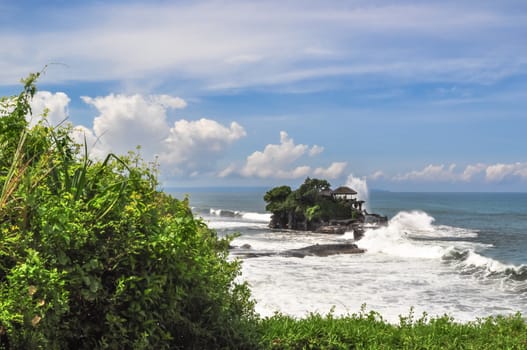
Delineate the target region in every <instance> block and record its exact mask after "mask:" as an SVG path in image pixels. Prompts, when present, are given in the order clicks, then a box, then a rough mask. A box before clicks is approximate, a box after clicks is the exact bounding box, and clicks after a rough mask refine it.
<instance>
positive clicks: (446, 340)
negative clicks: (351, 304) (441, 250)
mask: <svg viewBox="0 0 527 350" xmlns="http://www.w3.org/2000/svg"><path fill="white" fill-rule="evenodd" d="M363 310H364V308H363ZM261 328H262V330H261V331H262V334H263V335H262V336H261V339H260V347H261V348H263V349H372V350H373V349H375V350H376V349H430V350H431V349H437V350H443V349H452V350H458V349H474V350H476V349H477V350H481V349H518V350H519V349H526V348H527V324H526V322H525V320H524V319H523V318H522V317H521V315H519V314H516V315H513V316H509V317H501V316H500V317H488V318H485V319H480V320H477V321H475V322H469V323H457V322H454V321H453V320H452V319H451V318H450V317H448V316H443V317H438V318H432V319H429V318H428V317H427V316H426V315H423V316H422V317H421V318H419V319H414V317H413V315H412V314H410V315H409V316H408V317H400V322H399V324H395V325H394V324H390V323H388V322H386V321H385V320H383V319H382V317H381V316H380V315H379V314H378V313H376V312H373V311H371V312H369V313H366V312H364V311H362V312H361V313H359V314H353V315H350V316H347V317H341V318H335V317H334V316H333V315H332V314H329V315H327V316H321V315H318V314H312V315H310V316H309V317H307V318H304V319H300V320H298V319H293V318H291V317H288V316H284V315H280V314H277V315H275V316H274V317H271V318H268V319H265V320H263V321H262V323H261Z"/></svg>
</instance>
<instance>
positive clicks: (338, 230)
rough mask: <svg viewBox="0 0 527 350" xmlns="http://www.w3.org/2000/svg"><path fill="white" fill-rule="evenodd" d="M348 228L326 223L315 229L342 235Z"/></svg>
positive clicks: (317, 231) (318, 231) (320, 231)
mask: <svg viewBox="0 0 527 350" xmlns="http://www.w3.org/2000/svg"><path fill="white" fill-rule="evenodd" d="M347 230H348V227H347V226H340V225H324V226H320V227H319V228H317V229H316V230H315V232H316V233H327V234H333V235H341V234H343V233H345V232H346V231H347Z"/></svg>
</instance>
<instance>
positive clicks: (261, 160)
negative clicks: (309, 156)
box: [240, 131, 311, 179]
mask: <svg viewBox="0 0 527 350" xmlns="http://www.w3.org/2000/svg"><path fill="white" fill-rule="evenodd" d="M308 149H309V146H307V145H302V144H298V145H296V144H295V143H294V141H293V139H291V138H290V137H289V136H288V135H287V133H286V132H285V131H281V132H280V144H269V145H267V146H265V148H264V150H263V152H260V151H256V152H254V153H253V154H251V155H250V156H248V157H247V162H246V164H245V166H244V167H243V168H242V170H241V172H240V173H241V175H243V176H245V177H251V176H256V177H262V178H269V177H277V178H282V179H295V178H298V177H302V176H306V175H307V174H309V172H310V170H311V169H310V168H309V167H307V166H299V167H296V168H293V169H291V168H289V166H290V164H291V163H294V162H295V161H297V160H298V159H299V158H300V157H302V156H303V155H304V154H305V153H306V152H307V151H308Z"/></svg>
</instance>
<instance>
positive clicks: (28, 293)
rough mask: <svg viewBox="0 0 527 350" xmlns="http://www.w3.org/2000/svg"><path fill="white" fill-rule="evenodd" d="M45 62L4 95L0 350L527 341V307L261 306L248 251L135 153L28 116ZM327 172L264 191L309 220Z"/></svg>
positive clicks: (520, 344) (320, 214)
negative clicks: (346, 310) (294, 311)
mask: <svg viewBox="0 0 527 350" xmlns="http://www.w3.org/2000/svg"><path fill="white" fill-rule="evenodd" d="M38 76H39V75H38V74H34V75H31V76H30V77H29V78H28V79H27V80H25V81H24V89H23V91H22V92H21V94H20V95H18V96H13V97H9V98H2V99H0V190H1V192H0V349H2V348H3V349H221V348H227V349H525V348H527V324H526V322H525V320H524V319H523V318H522V317H521V315H519V314H517V315H514V316H510V317H489V318H486V319H481V320H478V321H476V322H472V323H466V324H460V323H456V322H454V321H453V320H452V319H451V318H449V317H447V316H444V317H439V318H432V319H428V318H427V317H426V315H423V317H422V318H420V319H418V320H414V319H413V316H412V315H410V316H409V317H401V319H400V323H399V324H398V325H393V324H390V323H388V322H386V321H384V320H383V319H382V317H381V316H380V315H379V314H377V313H375V312H370V313H366V312H364V311H362V312H361V313H359V314H354V315H350V316H347V317H340V318H337V317H334V316H333V315H332V314H331V313H330V314H329V315H327V316H321V315H318V314H312V315H310V316H308V317H306V318H304V319H294V318H291V317H288V316H284V315H281V314H277V315H275V316H273V317H270V318H259V317H258V316H257V315H255V313H254V308H253V303H252V302H251V300H250V295H249V290H248V288H247V286H246V285H245V284H242V283H237V282H236V277H237V276H238V275H239V273H240V266H239V263H238V262H237V261H231V260H229V259H228V244H229V239H228V238H227V239H220V238H219V237H218V236H217V235H216V233H215V232H214V231H211V230H209V229H208V228H207V226H206V225H205V224H204V223H203V222H202V221H201V220H199V219H195V218H194V217H193V215H192V213H191V210H190V209H189V206H188V202H187V200H186V199H185V200H182V201H180V200H177V199H174V198H172V197H170V196H168V195H166V194H164V193H163V192H160V191H158V190H157V189H156V188H157V180H156V168H155V166H154V165H148V164H144V163H143V161H142V160H141V159H140V158H139V157H138V156H137V155H135V154H133V153H130V154H128V155H127V156H121V157H118V156H116V155H113V154H110V155H109V156H108V157H107V158H106V159H104V160H103V161H92V160H90V159H89V158H88V155H87V153H88V152H87V149H86V146H85V145H83V146H80V145H77V144H75V143H74V142H73V141H72V139H71V138H70V131H71V130H70V129H69V128H68V127H58V128H52V127H50V126H48V125H46V123H45V119H44V120H43V121H42V122H40V123H38V124H37V125H36V126H34V127H30V126H29V125H28V122H27V120H26V116H27V115H28V114H30V113H31V109H30V104H29V101H30V99H31V98H32V97H33V95H34V94H35V91H36V89H35V85H34V83H35V80H36V79H37V78H38ZM327 188H329V183H327V182H326V181H324V180H316V179H307V180H306V182H305V183H304V184H303V185H302V186H301V187H300V188H299V189H298V190H296V191H292V190H291V189H290V188H289V187H285V186H283V187H279V188H275V189H273V190H271V191H269V192H268V193H267V194H266V201H268V203H269V204H268V208H269V210H271V211H273V212H278V213H280V212H281V211H283V210H285V211H289V210H290V209H294V212H295V213H296V214H295V215H299V216H300V215H303V216H304V217H307V218H308V219H309V220H310V221H313V220H321V219H323V218H324V215H326V214H325V212H326V211H327V210H329V209H328V208H329V207H328V206H330V205H333V204H329V202H328V203H326V202H324V200H320V198H319V192H320V190H324V189H327Z"/></svg>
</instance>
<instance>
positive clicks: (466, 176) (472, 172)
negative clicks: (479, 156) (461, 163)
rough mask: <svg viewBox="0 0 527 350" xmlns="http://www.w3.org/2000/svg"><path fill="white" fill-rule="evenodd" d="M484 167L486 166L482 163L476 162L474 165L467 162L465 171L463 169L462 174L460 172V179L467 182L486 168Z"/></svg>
mask: <svg viewBox="0 0 527 350" xmlns="http://www.w3.org/2000/svg"><path fill="white" fill-rule="evenodd" d="M486 167H487V166H486V165H485V164H483V163H478V164H474V165H472V164H469V165H467V167H466V168H465V171H463V174H461V179H462V180H463V181H467V182H468V181H471V180H472V179H473V178H474V176H476V175H478V174H480V173H481V172H483V171H484V170H485V169H486Z"/></svg>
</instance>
